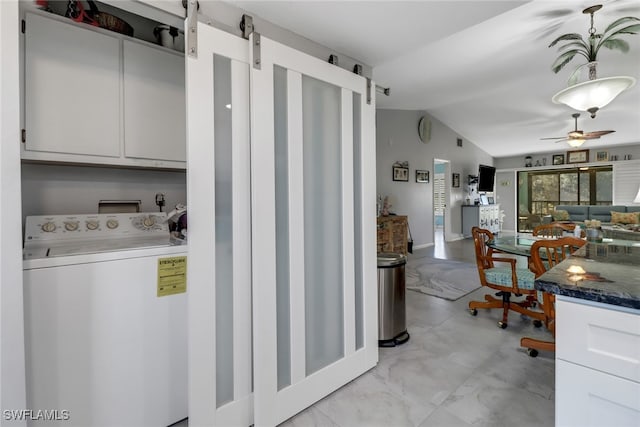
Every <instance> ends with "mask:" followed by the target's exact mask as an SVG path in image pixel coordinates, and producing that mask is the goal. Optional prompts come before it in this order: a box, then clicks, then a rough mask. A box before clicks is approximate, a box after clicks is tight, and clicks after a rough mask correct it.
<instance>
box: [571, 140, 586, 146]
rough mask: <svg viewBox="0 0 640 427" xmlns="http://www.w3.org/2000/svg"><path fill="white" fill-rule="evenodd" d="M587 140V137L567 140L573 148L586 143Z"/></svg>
mask: <svg viewBox="0 0 640 427" xmlns="http://www.w3.org/2000/svg"><path fill="white" fill-rule="evenodd" d="M585 141H586V140H585V139H569V140H568V141H567V144H569V145H570V146H572V147H573V148H578V147H580V146H581V145H582V144H584V142H585Z"/></svg>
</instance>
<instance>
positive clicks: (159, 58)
mask: <svg viewBox="0 0 640 427" xmlns="http://www.w3.org/2000/svg"><path fill="white" fill-rule="evenodd" d="M123 49H124V50H123V51H124V141H125V143H124V151H125V156H126V157H136V158H143V159H161V160H179V161H183V162H184V161H186V154H187V153H186V149H185V147H186V135H185V129H186V116H185V97H184V88H185V82H184V57H183V56H182V55H180V54H175V53H172V52H167V51H164V50H160V49H154V48H151V47H148V46H144V45H142V44H140V43H136V42H132V41H129V40H124V45H123Z"/></svg>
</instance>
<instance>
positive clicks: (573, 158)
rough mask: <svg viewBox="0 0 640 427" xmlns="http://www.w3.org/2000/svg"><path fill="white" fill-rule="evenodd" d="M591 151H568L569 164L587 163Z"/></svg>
mask: <svg viewBox="0 0 640 427" xmlns="http://www.w3.org/2000/svg"><path fill="white" fill-rule="evenodd" d="M588 161H589V150H576V151H567V163H587V162H588Z"/></svg>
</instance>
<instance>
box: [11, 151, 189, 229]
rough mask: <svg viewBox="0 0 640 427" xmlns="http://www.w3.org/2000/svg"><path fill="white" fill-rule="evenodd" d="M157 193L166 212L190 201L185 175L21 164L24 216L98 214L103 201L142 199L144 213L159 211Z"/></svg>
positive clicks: (107, 168)
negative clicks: (163, 200) (178, 204)
mask: <svg viewBox="0 0 640 427" xmlns="http://www.w3.org/2000/svg"><path fill="white" fill-rule="evenodd" d="M156 193H163V194H164V195H165V202H166V205H165V209H164V210H165V212H169V211H171V210H172V209H173V208H174V206H175V205H176V203H186V202H187V183H186V172H184V171H154V170H142V169H139V170H138V169H118V168H109V167H95V166H93V167H92V166H71V165H45V164H28V163H25V164H23V165H22V194H23V197H22V215H23V218H24V217H26V216H29V215H63V214H88V213H97V212H98V202H99V201H100V200H141V201H142V205H141V210H142V211H145V212H155V211H158V207H157V206H156V204H155V195H156Z"/></svg>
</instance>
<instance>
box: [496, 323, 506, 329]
mask: <svg viewBox="0 0 640 427" xmlns="http://www.w3.org/2000/svg"><path fill="white" fill-rule="evenodd" d="M498 326H499V327H500V328H501V329H507V326H508V325H507V323H506V322H502V321H500V322H498Z"/></svg>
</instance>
